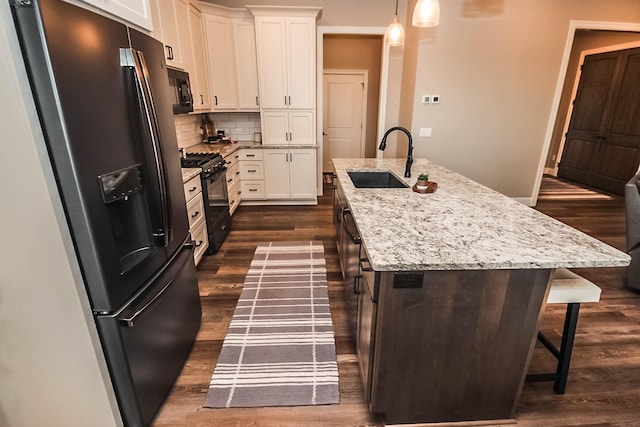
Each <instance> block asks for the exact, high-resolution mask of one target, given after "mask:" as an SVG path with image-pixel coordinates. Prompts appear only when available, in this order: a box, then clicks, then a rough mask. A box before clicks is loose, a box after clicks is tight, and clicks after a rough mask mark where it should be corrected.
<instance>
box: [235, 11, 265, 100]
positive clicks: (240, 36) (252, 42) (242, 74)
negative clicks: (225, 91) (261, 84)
mask: <svg viewBox="0 0 640 427" xmlns="http://www.w3.org/2000/svg"><path fill="white" fill-rule="evenodd" d="M233 41H234V46H235V58H236V73H237V77H238V108H239V109H241V110H254V111H257V110H258V109H259V108H260V101H259V94H258V63H257V58H256V32H255V25H254V24H253V18H252V17H251V15H250V14H248V13H245V15H244V16H242V17H236V18H233Z"/></svg>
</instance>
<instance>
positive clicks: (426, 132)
mask: <svg viewBox="0 0 640 427" xmlns="http://www.w3.org/2000/svg"><path fill="white" fill-rule="evenodd" d="M420 136H431V128H420Z"/></svg>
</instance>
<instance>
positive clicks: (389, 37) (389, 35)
mask: <svg viewBox="0 0 640 427" xmlns="http://www.w3.org/2000/svg"><path fill="white" fill-rule="evenodd" d="M384 43H385V44H386V45H387V46H404V28H403V27H402V24H401V23H400V21H398V0H396V14H395V16H394V17H393V22H392V23H391V25H389V28H387V32H386V33H384Z"/></svg>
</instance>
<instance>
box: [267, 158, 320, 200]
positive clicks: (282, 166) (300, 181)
mask: <svg viewBox="0 0 640 427" xmlns="http://www.w3.org/2000/svg"><path fill="white" fill-rule="evenodd" d="M262 151H263V152H264V182H265V193H266V194H265V196H266V198H267V199H268V200H269V199H299V200H302V199H314V198H315V197H316V150H315V149H307V148H301V149H277V148H274V149H264V150H262Z"/></svg>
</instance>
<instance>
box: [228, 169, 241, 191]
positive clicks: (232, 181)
mask: <svg viewBox="0 0 640 427" xmlns="http://www.w3.org/2000/svg"><path fill="white" fill-rule="evenodd" d="M239 182H240V163H239V162H236V164H234V165H233V166H231V167H228V168H227V189H228V190H230V189H231V187H233V186H234V185H236V184H237V183H239Z"/></svg>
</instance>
